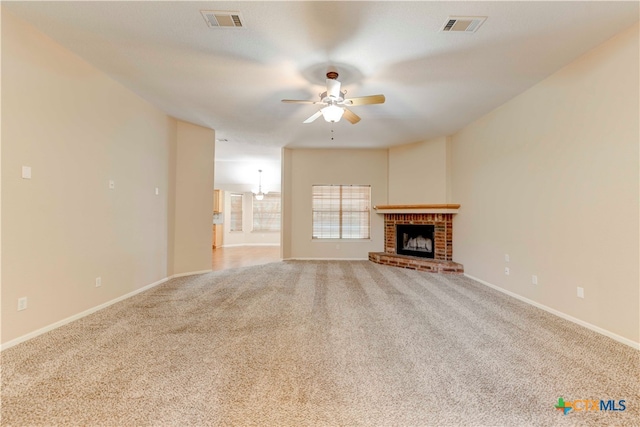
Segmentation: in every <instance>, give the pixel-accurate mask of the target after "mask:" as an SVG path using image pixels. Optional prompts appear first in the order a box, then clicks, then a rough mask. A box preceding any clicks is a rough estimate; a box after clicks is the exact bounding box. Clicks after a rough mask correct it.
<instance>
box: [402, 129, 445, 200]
mask: <svg viewBox="0 0 640 427" xmlns="http://www.w3.org/2000/svg"><path fill="white" fill-rule="evenodd" d="M448 149H449V146H448V138H447V137H440V138H434V139H431V140H429V141H423V142H416V143H414V144H407V145H402V146H398V147H391V148H389V204H390V205H411V204H437V203H447V202H449V201H450V200H448V199H449V196H448V191H449V182H448V179H449V176H448V173H449V172H450V171H449V170H448V168H447V166H448V163H447V155H448Z"/></svg>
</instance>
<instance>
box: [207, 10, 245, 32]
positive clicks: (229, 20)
mask: <svg viewBox="0 0 640 427" xmlns="http://www.w3.org/2000/svg"><path fill="white" fill-rule="evenodd" d="M200 13H202V17H203V18H204V20H205V21H206V23H207V25H208V26H209V28H244V24H243V22H242V21H243V20H242V15H240V12H225V11H220V10H201V11H200Z"/></svg>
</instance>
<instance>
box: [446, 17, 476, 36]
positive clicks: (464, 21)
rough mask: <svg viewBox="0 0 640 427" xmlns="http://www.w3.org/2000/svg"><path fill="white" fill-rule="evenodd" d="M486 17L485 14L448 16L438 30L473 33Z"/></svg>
mask: <svg viewBox="0 0 640 427" xmlns="http://www.w3.org/2000/svg"><path fill="white" fill-rule="evenodd" d="M486 19H487V17H486V16H450V17H449V18H447V20H446V21H445V23H444V25H443V26H442V29H441V30H440V31H443V32H445V33H475V32H476V30H477V29H478V28H480V26H481V25H482V23H483V22H484V21H485V20H486Z"/></svg>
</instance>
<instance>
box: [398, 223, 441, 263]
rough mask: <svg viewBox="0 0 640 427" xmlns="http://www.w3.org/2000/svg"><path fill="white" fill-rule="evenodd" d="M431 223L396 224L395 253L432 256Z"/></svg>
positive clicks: (432, 227)
mask: <svg viewBox="0 0 640 427" xmlns="http://www.w3.org/2000/svg"><path fill="white" fill-rule="evenodd" d="M433 229H434V226H433V225H415V224H401V225H396V253H398V254H400V255H411V256H418V257H422V258H434V255H435V244H434V240H433Z"/></svg>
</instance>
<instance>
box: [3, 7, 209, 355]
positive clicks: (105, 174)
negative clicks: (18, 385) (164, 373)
mask: <svg viewBox="0 0 640 427" xmlns="http://www.w3.org/2000/svg"><path fill="white" fill-rule="evenodd" d="M1 119H2V131H1V132H2V134H1V136H2V147H1V154H2V156H1V157H2V169H1V174H2V176H1V178H2V193H1V195H2V204H1V216H0V218H1V228H2V250H1V254H2V260H1V261H2V275H1V282H2V291H1V292H2V295H1V296H2V318H1V323H2V343H3V346H4V345H5V344H7V343H16V342H19V341H20V340H22V339H24V337H28V336H32V335H33V334H36V333H38V332H39V331H43V330H46V329H47V328H50V327H52V326H55V325H57V324H60V323H62V322H65V321H66V319H70V318H74V317H76V316H79V315H81V314H82V313H86V312H88V311H91V310H95V309H96V308H98V307H100V306H103V305H104V304H108V303H110V302H112V301H114V300H116V299H118V298H122V297H124V296H126V295H129V294H131V293H132V292H135V291H138V290H140V289H143V288H144V287H146V286H148V285H152V284H154V283H158V282H159V281H162V280H164V279H166V278H167V277H168V276H170V275H172V274H178V273H184V272H190V271H194V270H205V269H207V270H210V269H211V206H212V199H213V192H212V190H213V160H214V159H213V150H214V148H213V147H214V133H213V131H212V130H210V129H204V128H201V127H198V126H194V125H190V124H188V123H184V122H178V121H176V120H175V119H173V118H170V117H168V116H167V115H166V114H164V113H163V112H162V111H160V110H158V109H157V108H155V107H153V106H151V105H150V104H149V103H147V102H146V101H144V100H142V99H141V98H139V97H138V96H137V95H135V94H133V93H132V92H130V91H129V90H128V89H126V88H125V87H123V86H122V85H120V84H119V83H117V82H116V81H114V80H112V79H111V78H109V77H107V76H106V75H105V74H103V73H102V72H100V71H98V70H97V69H95V68H93V67H92V66H90V65H89V64H87V63H86V62H84V61H83V60H81V59H80V58H78V57H77V56H75V55H74V54H72V53H71V52H69V51H68V50H66V49H65V48H63V47H61V46H60V45H58V44H57V43H56V42H54V41H53V40H51V39H50V38H48V37H46V36H45V35H43V34H42V33H40V32H39V31H38V30H37V29H35V28H34V27H32V26H31V25H30V24H27V23H25V22H24V21H22V20H20V19H18V18H16V17H14V16H13V15H11V14H10V13H8V12H7V11H5V10H3V11H2V117H1ZM24 165H26V166H30V167H31V168H32V179H29V180H27V179H22V177H21V169H22V166H24ZM110 180H113V181H114V184H115V188H113V189H110V188H109V181H110ZM156 188H157V189H158V194H157V195H156ZM97 277H100V278H101V281H102V286H100V287H96V286H95V283H96V278H97ZM21 297H27V301H28V305H27V309H26V310H22V311H17V301H18V298H21Z"/></svg>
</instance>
